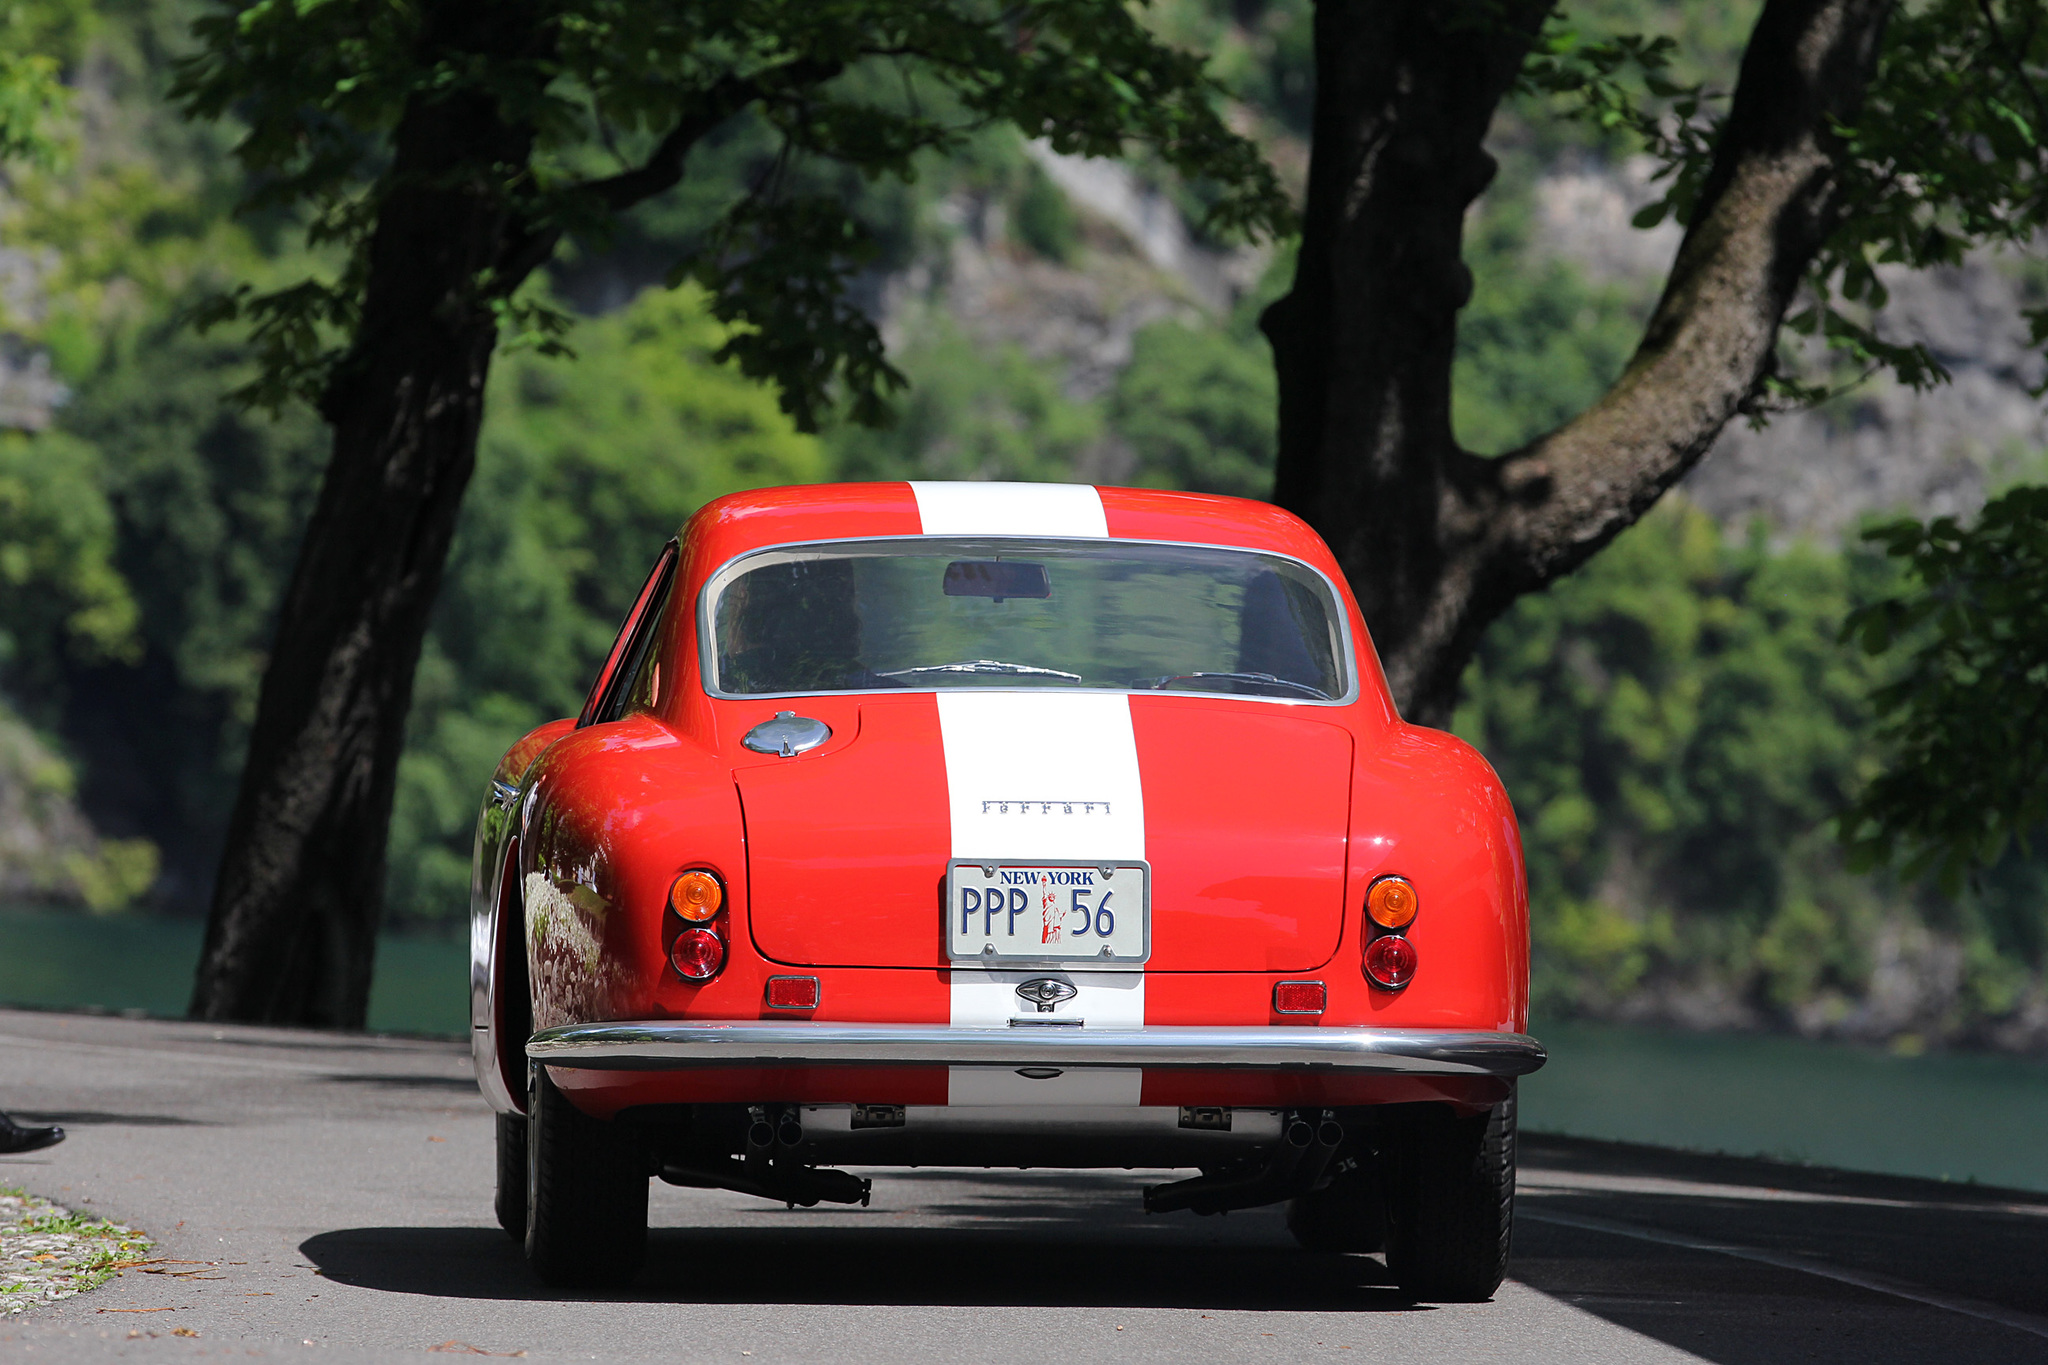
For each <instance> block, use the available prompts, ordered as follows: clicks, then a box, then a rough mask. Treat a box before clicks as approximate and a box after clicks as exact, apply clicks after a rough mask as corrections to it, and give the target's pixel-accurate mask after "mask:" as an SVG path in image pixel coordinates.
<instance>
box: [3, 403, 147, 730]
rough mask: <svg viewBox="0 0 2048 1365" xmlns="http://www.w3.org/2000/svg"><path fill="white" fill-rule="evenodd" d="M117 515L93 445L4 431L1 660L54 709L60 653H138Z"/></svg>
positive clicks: (15, 684) (19, 688) (18, 688)
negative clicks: (120, 563)
mask: <svg viewBox="0 0 2048 1365" xmlns="http://www.w3.org/2000/svg"><path fill="white" fill-rule="evenodd" d="M114 530H115V527H114V515H113V510H112V508H111V507H110V506H109V504H108V501H107V497H106V494H105V492H104V491H103V488H102V481H101V471H100V469H99V467H98V459H97V456H96V453H95V452H94V450H93V449H92V447H91V446H89V445H86V444H85V443H83V442H81V441H78V440H76V439H74V438H72V437H69V436H67V435H65V434H64V433H61V432H46V433H43V434H41V435H38V436H27V435H24V434H22V433H20V432H12V431H9V432H0V669H4V670H5V678H6V682H7V685H8V687H9V690H11V691H13V692H14V693H15V694H16V696H18V697H23V698H31V699H40V700H41V701H42V703H43V704H42V705H41V706H40V707H39V708H38V709H39V710H40V712H41V715H40V716H39V719H41V720H43V721H44V722H46V723H47V722H48V721H50V720H52V719H54V708H53V707H52V706H51V705H50V703H51V702H52V701H54V700H55V698H56V697H57V696H58V694H59V684H58V675H59V672H60V670H61V668H62V664H63V661H64V660H66V659H71V660H74V661H81V662H99V661H101V660H107V659H125V660H132V659H133V658H134V656H135V653H136V648H135V626H136V609H135V599H134V597H133V596H132V595H131V594H130V592H129V588H128V584H127V582H126V581H125V580H124V579H123V578H122V576H121V573H120V571H119V570H118V569H117V568H116V567H115V564H114Z"/></svg>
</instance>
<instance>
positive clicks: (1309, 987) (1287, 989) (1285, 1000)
mask: <svg viewBox="0 0 2048 1365" xmlns="http://www.w3.org/2000/svg"><path fill="white" fill-rule="evenodd" d="M1329 998H1330V993H1329V992H1328V991H1327V990H1325V989H1323V983H1322V982H1320V981H1282V982H1279V983H1277V984H1276V985H1275V986H1274V987H1273V1013H1275V1014H1321V1013H1322V1012H1323V1007H1324V1006H1325V1005H1326V1004H1327V1003H1328V1002H1329Z"/></svg>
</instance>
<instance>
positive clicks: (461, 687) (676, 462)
mask: <svg viewBox="0 0 2048 1365" xmlns="http://www.w3.org/2000/svg"><path fill="white" fill-rule="evenodd" d="M725 341H726V330H725V328H724V327H723V326H721V325H720V324H719V323H718V322H717V321H716V320H715V319H714V318H713V317H712V316H711V315H710V310H709V307H708V304H707V302H706V300H705V299H704V297H703V295H702V294H701V293H699V292H697V291H696V290H694V289H683V290H678V291H673V292H671V291H666V290H652V291H649V292H648V293H645V294H643V295H642V296H641V297H640V298H639V299H638V300H636V301H635V302H634V303H633V304H632V305H631V306H630V307H627V308H625V309H623V310H621V311H620V312H618V313H614V314H612V315H610V316H608V317H605V318H602V319H598V320H595V321H592V322H589V323H586V324H585V325H584V326H583V327H582V329H581V330H580V331H579V333H578V337H577V350H578V352H579V357H578V359H577V360H575V361H574V362H564V361H559V360H551V359H548V358H546V357H543V356H538V355H533V354H520V355H515V356H510V357H507V358H506V359H505V360H504V362H503V363H501V364H500V365H499V366H498V368H497V373H496V374H495V375H494V376H493V377H492V381H491V393H490V398H489V402H488V404H487V409H488V411H489V414H490V415H489V417H488V419H487V420H486V424H485V429H484V433H483V438H482V441H481V443H480V447H479V464H478V471H477V475H476V480H475V483H474V484H473V485H472V487H471V490H470V494H469V496H468V498H467V499H466V500H465V503H464V507H463V513H462V523H461V527H460V529H459V531H458V533H457V536H456V543H455V548H454V551H453V553H452V554H451V556H450V561H449V566H448V576H447V580H446V583H445V586H444V588H443V591H442V594H441V600H440V603H439V605H438V607H437V608H436V611H435V616H434V623H433V629H432V631H431V633H430V635H429V637H428V641H427V646H426V650H425V654H424V657H423V658H422V660H421V665H420V671H419V676H418V679H417V681H416V683H415V686H414V703H413V712H412V716H411V720H410V724H409V727H408V733H407V744H406V753H405V758H404V760H403V762H402V763H401V765H400V769H399V791H398V801H397V809H396V812H395V814H394V817H393V820H392V826H391V845H390V874H389V891H388V896H389V907H388V909H389V913H390V914H391V915H393V916H394V917H395V918H396V919H398V920H399V921H401V922H410V923H419V922H428V921H440V922H444V923H446V922H453V921H456V920H459V919H460V917H461V916H462V915H463V914H464V913H466V907H467V904H468V899H467V897H468V890H467V888H468V883H469V858H470V836H471V831H472V828H473V826H474V823H475V820H476V812H477V803H478V801H479V799H480V797H481V793H482V792H483V790H484V786H485V784H486V783H487V782H488V781H489V779H490V774H491V770H492V769H493V768H495V767H496V766H497V762H498V758H499V756H500V755H501V754H503V753H504V751H505V749H506V747H507V746H508V745H509V744H510V743H511V742H512V741H513V740H514V739H516V738H517V737H518V736H519V735H520V734H522V733H523V732H525V731H526V730H528V729H531V728H532V727H533V726H535V725H537V724H539V723H540V722H542V721H544V720H549V719H552V718H554V717H556V716H562V715H572V714H574V713H575V711H576V709H577V707H578V706H580V705H581V704H582V700H583V694H584V691H585V690H586V689H587V688H588V687H589V685H590V679H591V676H592V675H593V674H594V673H595V672H596V669H597V666H598V663H599V661H600V660H601V659H602V658H603V656H604V652H605V650H606V649H608V648H609V647H610V645H611V642H612V636H613V634H614V633H615V632H616V631H617V629H618V623H619V619H620V617H622V616H623V615H624V614H625V611H626V608H627V607H628V606H629V605H630V603H631V599H632V595H633V594H634V593H635V592H637V591H638V590H639V587H640V584H641V581H642V580H643V579H644V578H645V577H646V574H647V568H648V566H649V564H651V563H652V562H653V560H654V557H655V554H656V553H657V552H658V551H659V550H660V549H661V547H662V545H663V544H664V543H665V542H666V541H667V540H668V539H669V537H670V536H672V535H674V534H675V533H676V530H677V528H678V527H680V526H681V525H682V523H683V521H684V520H685V519H687V518H688V516H689V514H690V513H691V512H693V511H694V510H696V508H698V507H699V506H701V505H703V504H704V503H706V502H709V501H710V500H711V499H713V498H715V497H719V496H721V495H723V494H725V493H729V492H733V491H736V490H738V489H742V488H751V487H758V486H762V485H770V484H787V483H810V482H816V481H818V480H820V479H822V478H824V477H826V475H827V469H826V465H825V461H824V456H823V453H822V451H821V450H820V448H819V445H818V443H817V442H816V441H815V440H813V439H811V438H809V437H807V436H804V435H801V434H800V433H798V432H797V431H796V430H795V429H794V428H793V426H792V424H791V422H790V420H789V419H788V418H787V417H786V416H784V415H783V414H782V413H781V412H779V411H778V410H777V406H776V402H775V396H774V395H773V394H772V393H771V392H770V391H768V390H767V389H765V388H763V387H761V386H760V385H757V384H753V383H750V382H748V381H747V380H746V379H745V378H744V377H742V376H741V375H740V374H738V373H736V372H735V370H734V368H733V367H731V366H728V365H721V364H719V363H718V362H717V361H716V360H715V359H714V358H713V357H714V356H715V355H716V354H717V353H718V352H719V350H720V348H721V347H722V346H723V345H724V343H725Z"/></svg>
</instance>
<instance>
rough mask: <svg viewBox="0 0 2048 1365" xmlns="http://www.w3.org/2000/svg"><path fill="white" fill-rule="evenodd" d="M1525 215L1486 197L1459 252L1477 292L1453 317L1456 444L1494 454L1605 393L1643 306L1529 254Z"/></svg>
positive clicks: (1521, 205)
mask: <svg viewBox="0 0 2048 1365" xmlns="http://www.w3.org/2000/svg"><path fill="white" fill-rule="evenodd" d="M1527 213H1528V208H1527V202H1526V200H1518V199H1516V198H1514V197H1510V196H1501V197H1499V198H1497V199H1495V200H1492V201H1489V203H1488V206H1487V210H1486V213H1485V215H1484V216H1483V217H1482V218H1481V219H1480V220H1479V223H1478V225H1477V230H1476V231H1475V232H1474V233H1473V234H1472V236H1471V238H1470V239H1469V241H1468V244H1467V248H1466V253H1465V259H1466V263H1467V264H1468V265H1469V266H1470V267H1471V269H1472V274H1473V278H1474V282H1475V288H1474V290H1473V294H1472V302H1471V303H1470V304H1468V305H1466V307H1465V311H1464V313H1463V314H1461V315H1460V317H1459V319H1458V352H1457V361H1456V363H1455V366H1454V368H1453V369H1452V372H1451V381H1452V388H1451V423H1452V428H1453V430H1455V431H1456V432H1457V436H1458V440H1459V442H1460V443H1462V444H1463V445H1465V446H1466V447H1467V448H1469V449H1472V450H1477V451H1482V452H1486V453H1490V454H1497V453H1500V452H1503V451H1508V450H1513V449H1515V448H1516V447H1517V446H1520V445H1522V444H1524V443H1525V442H1527V441H1529V440H1531V439H1533V438H1535V437H1536V436H1539V435H1541V434H1543V433H1544V432H1547V431H1554V430H1556V429H1557V428H1558V427H1560V426H1562V425H1564V424H1565V423H1566V422H1567V421H1569V420H1570V419H1571V418H1573V417H1576V416H1577V415H1578V414H1579V413H1580V412H1583V411H1584V410H1585V409H1586V408H1587V407H1588V406H1589V405H1591V404H1592V402H1593V401H1594V400H1595V399H1597V398H1598V397H1599V396H1600V395H1601V394H1602V393H1604V392H1606V390H1607V386H1608V385H1609V384H1611V383H1613V382H1614V380H1615V378H1616V376H1618V375H1619V374H1620V373H1621V371H1622V367H1623V366H1625V365H1626V364H1627V363H1628V358H1629V356H1630V355H1631V354H1633V353H1634V351H1635V346H1636V341H1637V339H1638V338H1639V337H1640V336H1641V334H1642V323H1643V320H1644V318H1645V316H1646V315H1647V314H1648V311H1649V306H1648V305H1649V300H1648V299H1645V298H1642V297H1640V296H1638V295H1636V294H1634V293H1632V292H1631V291H1630V290H1628V289H1627V288H1625V287H1623V286H1619V285H1604V286H1595V285H1591V284H1588V283H1587V282H1586V281H1585V279H1584V278H1583V277H1582V276H1581V275H1580V273H1579V272H1578V271H1577V270H1576V269H1575V268H1574V267H1573V266H1572V265H1571V264H1570V263H1568V262H1565V261H1560V260H1535V259H1532V258H1531V254H1530V253H1529V252H1528V251H1527V249H1526V245H1525V242H1524V240H1523V234H1522V230H1521V223H1522V222H1523V221H1524V220H1525V219H1526V216H1527Z"/></svg>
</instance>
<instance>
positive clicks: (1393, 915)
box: [1365, 877, 1422, 930]
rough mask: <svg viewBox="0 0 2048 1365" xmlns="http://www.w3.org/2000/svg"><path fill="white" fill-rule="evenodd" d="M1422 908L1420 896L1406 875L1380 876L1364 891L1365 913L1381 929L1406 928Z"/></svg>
mask: <svg viewBox="0 0 2048 1365" xmlns="http://www.w3.org/2000/svg"><path fill="white" fill-rule="evenodd" d="M1421 908H1422V898H1421V897H1419V896H1417V895H1416V894H1415V885H1414V883H1412V882H1410V881H1409V880H1408V879H1407V878H1406V877H1382V878H1380V879H1379V880H1378V881H1376V882H1374V883H1373V884H1372V889H1371V890H1370V891H1367V892H1366V893H1365V913H1366V914H1367V915H1369V916H1371V917H1372V922H1373V923H1374V924H1377V925H1378V926H1379V927H1380V928H1382V929H1395V930H1399V929H1406V928H1407V927H1408V926H1409V924H1410V923H1411V922H1413V920H1414V919H1415V912H1416V911H1417V910H1419V909H1421Z"/></svg>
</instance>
